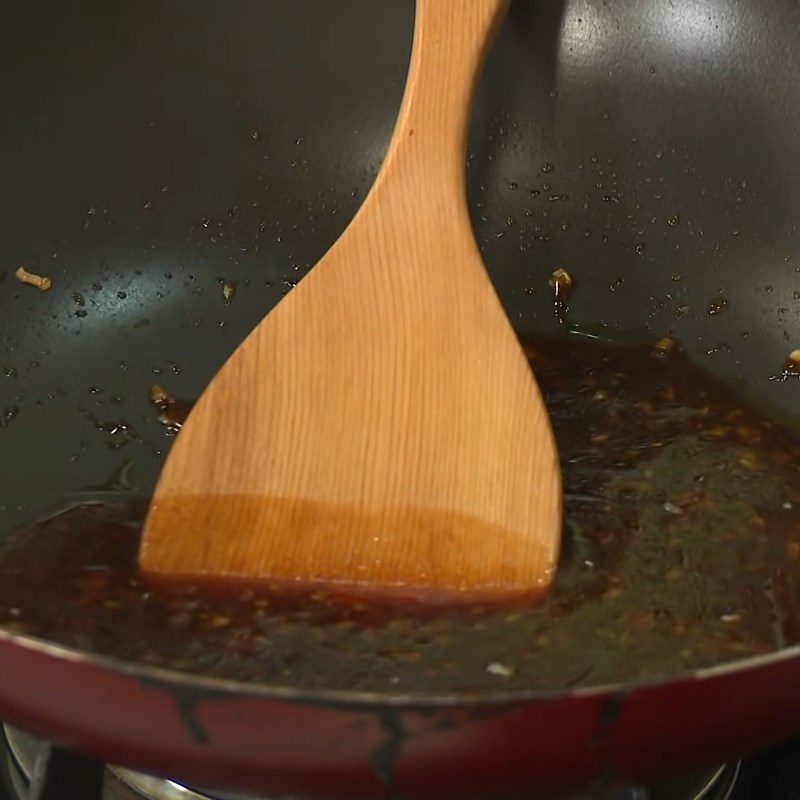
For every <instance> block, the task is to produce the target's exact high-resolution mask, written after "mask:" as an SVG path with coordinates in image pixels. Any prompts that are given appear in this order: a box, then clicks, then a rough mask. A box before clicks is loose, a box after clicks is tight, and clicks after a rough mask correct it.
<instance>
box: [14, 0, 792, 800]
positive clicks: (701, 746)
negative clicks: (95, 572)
mask: <svg viewBox="0 0 800 800" xmlns="http://www.w3.org/2000/svg"><path fill="white" fill-rule="evenodd" d="M412 17H413V8H412V5H411V3H410V2H400V0H397V1H396V2H385V3H380V4H373V3H368V2H356V0H347V1H346V2H340V3H337V4H335V6H334V4H326V3H323V2H321V1H320V0H317V2H312V0H303V1H302V2H301V1H300V0H298V2H295V3H291V4H288V3H286V4H282V3H261V2H255V1H254V0H253V1H252V2H251V0H240V2H238V3H236V4H217V3H212V2H210V1H209V0H201V2H196V3H191V4H189V3H180V2H176V1H175V0H173V1H172V2H166V3H155V2H144V3H139V4H137V5H136V6H122V7H115V6H114V5H108V4H101V3H98V2H88V0H84V2H80V3H78V4H77V5H75V4H73V5H72V6H71V7H70V8H63V9H62V8H55V7H51V5H50V4H45V3H41V2H39V3H31V4H28V5H26V6H25V7H24V8H19V7H15V8H13V9H9V10H7V11H6V14H5V18H4V25H3V28H2V30H0V64H2V68H1V69H0V92H1V93H2V100H3V109H4V113H3V115H2V118H1V119H0V175H2V178H3V179H2V183H1V184H0V226H1V227H2V236H0V312H1V316H0V319H1V320H2V322H1V323H0V324H2V338H1V339H0V368H2V370H3V372H2V373H0V410H2V412H3V417H2V421H3V424H2V427H0V464H2V471H1V472H0V474H2V480H0V527H2V529H3V530H8V529H10V528H12V527H14V526H16V525H19V524H24V523H29V522H31V521H33V520H35V519H37V518H38V517H39V516H41V515H42V514H43V513H46V512H48V511H49V510H51V509H52V508H54V507H55V506H57V505H58V504H59V503H61V502H63V499H64V498H65V497H67V498H68V497H74V496H75V495H76V494H79V495H81V493H84V492H86V490H87V489H89V490H91V489H92V488H93V487H99V486H108V485H109V480H110V479H111V478H112V476H114V475H116V474H118V472H119V470H120V468H121V467H123V466H124V465H126V464H130V466H129V467H128V468H127V470H128V471H127V472H126V473H125V474H126V475H127V476H128V477H129V478H130V479H132V480H133V482H134V484H135V486H136V488H137V490H138V491H139V492H141V493H143V494H147V493H148V492H149V491H150V490H152V487H153V485H154V482H155V478H156V476H157V474H158V470H159V468H160V465H161V464H162V463H163V457H164V453H165V451H166V449H167V448H168V446H169V443H170V439H169V438H168V437H167V436H166V434H165V431H164V429H163V428H162V427H161V426H160V425H159V424H158V422H157V420H156V418H155V415H154V414H153V413H152V410H151V409H150V408H149V406H148V399H147V394H146V391H145V390H144V389H141V388H139V387H146V386H149V385H150V384H151V383H153V382H159V381H163V382H164V383H167V382H168V384H169V387H170V390H171V391H172V392H174V393H175V394H176V395H178V396H184V397H191V396H196V395H197V394H198V393H199V392H200V391H201V390H202V388H203V386H204V385H205V383H206V382H207V381H208V380H209V379H210V377H211V376H212V375H213V374H214V372H215V371H216V369H217V368H218V367H219V366H220V365H221V363H222V362H223V361H224V359H225V358H226V356H227V355H228V354H229V353H230V352H231V351H232V350H233V349H234V348H235V346H236V345H237V344H238V343H239V342H240V341H241V340H242V338H243V337H244V336H245V335H246V333H247V332H248V331H249V330H250V329H251V328H252V326H253V325H255V324H256V322H257V321H258V320H259V319H260V318H261V317H262V316H263V314H264V313H265V312H266V311H267V310H268V309H269V308H270V307H271V306H272V305H274V304H275V302H277V300H278V299H279V298H280V297H281V296H282V295H283V293H285V292H286V291H288V290H289V289H290V288H291V286H292V285H293V284H294V283H295V282H296V281H297V280H298V279H299V278H300V277H301V276H302V275H303V274H304V272H305V271H306V270H307V269H308V268H309V266H310V265H312V264H313V263H315V262H316V261H317V259H318V258H319V257H320V256H321V255H322V254H323V252H324V251H325V250H326V249H327V247H328V246H329V245H330V244H331V243H332V242H333V241H334V240H335V238H336V237H337V236H338V234H339V233H340V232H341V230H342V229H343V228H344V226H345V224H346V223H347V221H348V220H349V219H350V217H351V216H352V214H353V213H354V212H355V210H356V208H357V206H358V204H359V202H360V201H361V200H362V199H363V197H364V195H365V193H366V191H367V189H368V188H369V185H370V182H371V180H372V179H373V178H374V176H375V174H376V171H377V169H378V167H379V165H380V160H381V156H382V153H383V150H384V148H385V146H386V143H387V141H388V137H389V134H390V131H391V127H392V123H393V115H394V113H395V111H396V109H397V106H398V104H399V100H400V93H401V91H402V85H403V80H404V72H405V66H406V63H407V58H408V53H409V47H410V35H411V25H412ZM798 22H800V11H798V9H797V8H796V7H795V6H794V5H793V4H792V3H790V2H788V0H786V2H779V1H778V0H769V2H764V3H760V4H758V5H757V6H755V5H753V4H747V3H744V2H736V1H735V0H714V2H711V3H709V4H705V5H703V7H702V8H700V7H699V6H697V5H692V4H687V5H683V6H681V7H676V6H673V5H668V4H662V3H647V4H641V3H633V2H623V0H612V2H609V3H607V4H602V5H600V4H597V3H589V2H578V1H577V0H569V1H568V2H554V3H548V4H544V3H539V4H537V3H533V2H527V0H519V2H518V3H516V4H515V5H514V7H513V8H512V12H511V14H510V17H509V19H508V21H507V23H506V24H505V26H504V28H503V30H502V32H501V34H500V37H499V39H498V41H497V43H496V45H495V47H494V49H493V51H492V53H491V55H490V58H489V62H488V65H487V69H486V73H485V75H484V78H483V81H482V84H481V87H480V89H479V94H478V98H477V101H476V106H475V111H474V121H473V130H472V135H471V139H470V147H469V154H468V159H467V163H468V180H469V192H470V206H471V209H472V212H473V219H474V223H475V228H476V233H477V236H478V240H479V242H480V244H481V247H482V249H483V252H484V257H485V260H486V263H487V265H488V267H489V270H490V273H491V275H492V278H493V280H494V281H495V285H496V286H497V288H498V291H499V292H500V295H501V298H502V300H503V302H504V304H505V306H506V309H507V310H508V313H509V315H510V317H511V319H512V320H513V321H514V323H515V325H516V326H517V328H518V330H519V331H520V333H521V334H534V333H558V323H557V321H556V320H555V318H554V315H553V313H552V307H551V298H550V296H549V294H548V292H547V291H546V289H545V287H546V284H547V278H548V276H549V275H550V274H551V272H552V271H553V270H554V269H555V268H556V267H559V266H564V265H581V268H580V273H579V281H580V283H579V291H580V294H579V295H578V289H576V294H575V300H574V302H573V304H572V309H571V314H572V320H573V321H574V322H575V323H577V324H580V325H584V326H588V327H591V326H596V325H597V323H603V324H605V325H606V326H609V327H610V328H612V329H614V330H615V331H624V332H626V334H629V335H631V336H633V337H634V338H635V337H639V338H640V339H641V340H642V341H645V340H649V339H651V338H652V337H653V336H655V335H660V334H661V333H663V332H664V331H665V330H671V331H673V332H674V333H675V334H676V335H677V336H678V337H679V338H680V339H681V340H682V341H683V342H684V344H685V346H686V348H687V350H688V352H689V354H690V356H692V357H693V358H694V359H695V360H696V361H697V362H699V363H701V364H702V365H703V366H704V367H705V368H707V369H708V370H709V371H710V372H712V373H713V374H715V375H718V376H720V377H723V378H724V379H726V380H729V381H733V382H739V383H743V384H745V385H746V390H747V392H748V393H749V394H750V395H751V396H753V397H754V398H755V399H756V400H758V401H759V402H761V403H763V404H764V405H766V406H771V407H775V408H777V409H779V410H783V411H791V410H792V408H793V407H794V406H796V400H797V393H798V388H800V387H798V386H795V385H794V384H792V383H780V382H776V381H771V380H770V377H771V376H772V375H773V374H774V373H775V371H776V369H778V368H779V366H780V360H781V359H782V357H783V356H784V355H785V353H786V352H787V351H788V350H789V349H792V347H794V346H796V344H795V343H794V341H793V337H794V336H795V335H796V334H795V331H796V326H797V316H798V309H800V301H799V300H798V299H797V298H796V297H795V293H796V292H800V275H798V273H797V272H796V271H795V265H796V264H797V265H798V266H800V262H798V259H800V250H799V249H798V239H797V224H796V220H797V219H798V218H800V215H799V214H798V211H800V209H799V208H798V205H799V204H800V200H799V199H798V197H800V195H798V193H797V192H796V191H795V187H796V185H797V178H798V175H797V171H798V169H800V166H798V165H800V159H798V158H797V155H798V154H797V149H798V146H799V145H798V139H797V137H796V136H795V130H796V126H797V124H798V120H797V114H798V113H800V112H798V111H797V109H798V108H800V104H798V103H797V102H796V99H797V95H798V92H799V91H800V86H799V85H798V81H800V77H799V76H800V64H797V63H796V61H797V60H798V58H800V56H798V53H797V51H796V47H795V46H794V40H793V31H794V30H796V28H797V23H798ZM366 31H368V32H369V34H368V35H366V34H365V32H366ZM743 64H747V68H746V69H745V68H744V67H743V66H742V65H743ZM675 217H677V218H678V219H677V220H676V221H675V224H670V221H669V220H670V219H672V220H675ZM20 265H24V266H26V267H28V268H29V269H30V270H31V271H33V272H38V273H40V274H45V275H47V276H49V277H51V279H52V281H53V286H52V288H51V289H50V290H49V291H48V292H46V293H39V292H37V291H36V290H35V289H31V288H30V287H25V286H22V285H20V284H18V283H17V282H16V280H15V279H14V277H13V273H14V271H15V269H16V268H17V267H18V266H20ZM574 271H575V272H576V274H577V268H576V269H575V270H574ZM226 282H227V283H229V284H231V283H235V284H236V287H237V288H236V295H235V297H234V299H233V301H232V302H230V303H226V302H225V298H224V296H223V285H224V284H225V283H226ZM98 287H99V288H98ZM722 295H724V296H725V297H726V298H727V301H728V308H727V310H726V311H725V313H722V314H715V315H711V316H709V315H708V314H707V313H706V307H707V303H708V299H709V298H712V297H718V296H722ZM579 297H580V302H578V298H579ZM686 306H688V307H689V310H688V311H687V312H680V309H681V308H683V307H686ZM676 312H677V313H676ZM722 345H725V347H722ZM81 496H85V495H81ZM0 663H2V665H3V668H2V670H1V671H0V716H2V717H3V718H8V719H10V720H12V721H14V722H17V723H19V724H22V725H25V726H27V727H29V728H31V729H32V730H34V731H36V732H38V733H41V734H44V735H47V736H50V737H52V738H53V739H54V740H55V741H57V742H60V743H63V744H68V745H70V746H75V747H79V748H81V749H84V750H86V751H87V752H91V753H94V754H97V755H101V756H103V757H106V758H110V759H112V760H116V761H119V762H123V763H126V764H129V765H131V766H134V767H139V768H145V769H149V770H152V771H156V772H161V773H165V774H172V775H175V776H177V777H184V778H186V779H188V780H191V781H193V782H195V783H200V784H203V785H206V784H207V785H215V784H220V785H221V784H230V783H234V784H236V785H238V786H240V787H241V788H250V789H257V790H262V791H266V790H270V791H281V792H299V791H304V792H306V793H307V794H312V795H313V794H315V795H318V796H323V795H324V794H326V793H330V787H331V786H335V787H336V791H337V792H338V793H339V794H344V793H348V792H349V793H350V794H351V795H353V796H380V795H388V794H390V793H391V792H395V795H397V794H399V795H401V796H424V795H426V794H427V795H429V796H438V797H442V796H447V795H448V794H449V795H451V796H454V797H455V796H458V795H459V793H462V792H463V790H464V789H465V787H468V788H469V789H470V790H471V791H473V793H476V794H477V795H479V796H487V797H489V796H493V795H495V794H496V795H503V794H505V795H507V796H508V795H512V794H513V793H515V792H516V793H519V794H524V793H525V792H526V791H527V790H529V789H530V788H531V787H534V786H535V787H539V788H541V787H551V786H552V787H555V786H560V785H563V784H564V783H572V784H580V783H583V782H586V781H588V780H590V779H592V778H593V777H595V776H597V775H604V776H605V777H609V776H615V777H634V778H638V777H648V776H654V775H658V774H662V773H664V772H665V771H667V769H668V768H675V767H677V766H689V765H691V764H692V763H705V762H709V761H713V760H715V759H723V758H727V757H729V756H731V755H733V754H736V753H739V752H742V751H745V750H751V749H754V748H757V747H761V746H765V745H767V744H769V743H771V742H772V741H776V740H778V739H780V738H783V737H785V736H787V735H789V734H791V733H794V732H796V731H797V730H798V729H800V701H799V700H798V699H797V698H796V694H797V693H796V691H795V690H794V689H795V687H796V682H797V679H798V675H799V674H800V662H798V656H797V653H796V652H794V651H793V650H788V651H786V652H784V653H781V654H777V655H775V656H772V657H769V658H766V659H762V660H759V661H753V662H748V663H744V664H737V665H733V666H731V667H726V668H720V669H717V670H714V671H712V672H710V673H709V674H703V675H702V676H699V677H698V676H691V677H687V678H685V679H682V680H679V681H675V682H672V683H670V684H657V685H647V686H638V687H615V688H613V689H611V690H608V689H602V688H600V689H589V690H581V691H578V692H574V693H571V694H566V695H555V694H553V695H547V696H541V695H538V694H536V695H533V694H530V693H526V692H524V691H521V692H517V693H514V694H513V695H507V696H503V695H500V694H495V695H494V696H491V697H470V696H448V697H439V698H436V697H433V698H430V697H429V698H424V699H422V698H415V697H408V696H400V695H394V696H390V695H364V694H357V693H354V692H353V693H347V692H339V693H326V692H317V693H316V694H315V695H313V696H310V695H309V696H306V695H305V694H304V693H303V692H302V691H298V690H280V689H273V688H270V687H268V686H253V685H237V684H234V683H230V682H224V681H212V680H205V679H201V678H193V677H188V676H184V675H180V674H177V673H169V672H166V671H162V670H155V669H152V670H148V669H145V668H142V667H137V666H134V665H130V664H121V663H118V662H111V661H109V660H107V659H102V658H92V657H89V656H86V655H80V654H76V653H74V652H66V651H63V650H61V649H59V648H53V647H49V646H47V645H45V644H42V643H37V642H31V641H27V640H24V639H22V638H20V637H14V636H7V635H3V636H2V637H0ZM54 687H58V688H57V689H54ZM699 707H702V708H703V709H704V712H703V714H702V716H698V714H697V708H699ZM567 765H569V768H568V769H567Z"/></svg>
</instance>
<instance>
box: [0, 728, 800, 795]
mask: <svg viewBox="0 0 800 800" xmlns="http://www.w3.org/2000/svg"><path fill="white" fill-rule="evenodd" d="M3 732H4V734H5V744H6V773H7V783H8V784H9V789H10V793H11V800H94V798H98V800H301V798H287V797H271V798H266V797H256V796H253V795H242V794H230V793H222V792H213V793H209V792H204V791H201V790H198V789H193V788H190V787H187V786H184V785H182V784H180V783H178V782H176V781H173V780H166V779H164V778H157V777H154V776H151V775H144V774H142V773H140V772H135V771H134V770H130V769H127V768H124V767H119V766H114V765H103V764H101V763H99V762H96V761H93V760H92V759H87V758H84V757H82V756H79V755H76V754H74V753H69V752H66V751H61V750H57V749H55V748H52V747H51V746H50V745H49V744H48V743H46V742H44V741H42V740H41V739H38V738H36V737H35V736H32V735H31V734H29V733H26V732H25V731H22V730H19V729H18V728H13V727H11V726H10V725H3ZM739 774H740V768H739V764H738V763H737V764H735V765H731V766H726V767H720V768H717V769H710V770H704V771H700V772H697V773H693V774H690V775H683V776H680V777H679V778H676V779H674V780H671V781H669V782H666V783H663V784H659V785H657V786H652V787H650V788H646V789H633V788H627V789H611V790H607V791H603V792H601V793H599V794H594V795H586V796H582V797H579V798H573V800H736V799H735V798H734V792H735V789H736V787H737V784H738V783H739ZM748 797H749V795H748ZM526 800H537V799H536V798H526ZM759 800H764V798H763V797H759ZM798 800H800V798H799V799H798Z"/></svg>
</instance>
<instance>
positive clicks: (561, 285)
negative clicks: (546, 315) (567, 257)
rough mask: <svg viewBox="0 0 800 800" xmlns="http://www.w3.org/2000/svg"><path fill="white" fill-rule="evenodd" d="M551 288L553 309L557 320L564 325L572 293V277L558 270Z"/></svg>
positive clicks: (553, 276)
mask: <svg viewBox="0 0 800 800" xmlns="http://www.w3.org/2000/svg"><path fill="white" fill-rule="evenodd" d="M550 288H551V289H552V290H553V309H554V310H555V313H556V318H557V319H558V321H559V322H560V323H561V324H563V323H564V321H565V320H566V315H567V302H568V300H569V296H570V294H571V292H572V276H571V275H570V274H569V272H567V271H566V270H565V269H561V268H559V269H557V270H556V271H555V272H554V273H553V274H552V276H551V277H550Z"/></svg>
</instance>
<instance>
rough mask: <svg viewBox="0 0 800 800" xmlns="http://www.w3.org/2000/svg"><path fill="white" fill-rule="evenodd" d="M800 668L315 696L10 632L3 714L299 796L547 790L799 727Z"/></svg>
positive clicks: (113, 749)
mask: <svg viewBox="0 0 800 800" xmlns="http://www.w3.org/2000/svg"><path fill="white" fill-rule="evenodd" d="M799 681H800V652H799V651H797V650H793V651H790V652H789V651H787V652H786V653H784V654H782V655H780V656H775V657H773V658H770V659H762V660H759V661H751V662H748V663H744V664H742V665H740V666H739V667H737V668H735V669H725V670H719V671H716V672H712V673H708V674H706V675H700V676H696V677H690V678H687V679H684V680H679V681H675V682H671V683H664V684H661V685H652V686H642V687H635V688H628V689H620V690H602V691H592V692H578V693H572V694H565V695H554V696H551V697H519V696H516V697H514V696H508V697H506V698H498V699H496V700H494V701H488V702H487V701H486V700H478V699H472V700H470V699H465V700H462V701H456V699H455V698H453V699H452V700H444V699H441V700H439V701H427V702H414V700H413V699H404V698H397V697H395V698H387V700H386V701H385V702H382V701H381V700H380V698H378V697H377V696H376V697H372V698H367V697H361V698H359V697H357V696H356V695H355V694H354V695H353V696H352V697H351V698H347V697H345V696H341V695H340V696H339V697H336V698H334V697H328V698H322V697H317V698H303V697H302V695H299V694H296V695H292V694H291V693H288V692H282V691H281V690H270V689H269V688H268V687H253V686H249V687H248V686H244V685H237V684H234V683H225V682H215V681H208V680H203V679H194V678H191V677H189V676H184V675H179V674H177V673H170V672H167V671H158V670H148V669H147V668H143V667H134V666H129V665H123V664H115V663H114V662H111V661H109V660H101V659H96V660H94V659H91V658H87V657H84V656H81V655H79V654H74V655H73V654H71V653H70V652H69V651H66V650H60V649H57V648H51V647H49V646H47V645H44V644H41V643H38V642H35V641H33V640H29V639H24V638H18V637H14V636H11V635H9V634H0V717H2V718H3V719H5V720H8V721H9V722H12V723H14V724H16V725H19V726H21V727H24V728H27V729H28V730H30V731H32V732H34V733H36V734H39V735H41V736H44V737H47V738H50V739H52V740H53V741H54V742H55V743H57V744H59V745H63V746H66V747H70V748H75V749H77V750H80V751H83V752H85V753H88V754H90V755H94V756H98V757H100V758H103V759H105V760H108V761H111V762H115V763H119V764H123V765H125V766H129V767H133V768H135V769H140V770H143V771H147V772H151V773H156V774H162V775H166V776H169V777H173V778H178V779H181V780H183V781H184V782H187V783H189V784H192V785H195V786H206V787H221V788H227V789H242V790H250V791H255V792H264V793H266V792H269V793H274V794H292V795H293V796H302V797H320V798H321V797H342V798H344V797H349V798H356V797H370V798H378V797H387V798H388V797H390V796H391V797H393V798H398V797H409V798H412V797H414V798H416V797H429V798H434V797H435V798H450V797H452V798H458V797H463V796H465V795H468V796H470V797H486V798H490V797H506V798H508V797H515V796H519V797H523V796H528V797H530V796H531V793H532V792H533V791H534V790H535V791H536V792H537V793H538V794H537V795H536V796H537V797H538V796H542V795H544V796H546V795H547V794H548V793H556V792H558V791H562V790H567V789H574V788H579V787H583V786H586V785H588V784H590V783H593V782H603V783H605V782H611V781H614V782H616V781H623V780H629V781H646V780H648V779H654V778H658V777H663V776H665V775H668V774H671V773H675V772H676V771H680V770H682V769H684V768H690V767H693V766H700V765H708V764H713V763H717V762H721V761H724V760H727V759H730V758H732V757H734V756H737V755H740V754H744V753H745V752H749V751H753V750H756V749H760V748H762V747H765V746H768V745H771V744H773V743H776V742H778V741H781V740H783V739H786V738H788V737H789V736H792V735H793V734H795V733H797V732H798V731H800V692H798V691H797V687H798V682H799ZM281 695H283V696H281Z"/></svg>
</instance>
